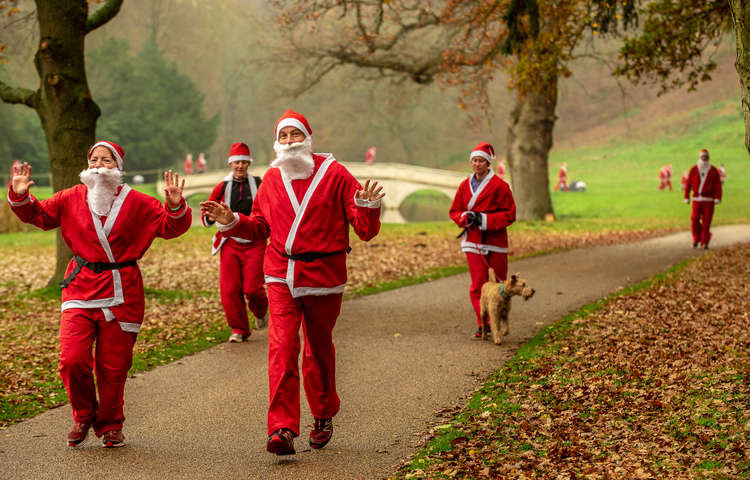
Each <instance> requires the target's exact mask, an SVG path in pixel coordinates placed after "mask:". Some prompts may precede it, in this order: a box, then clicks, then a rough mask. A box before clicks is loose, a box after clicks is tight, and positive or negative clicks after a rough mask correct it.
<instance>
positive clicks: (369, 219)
mask: <svg viewBox="0 0 750 480" xmlns="http://www.w3.org/2000/svg"><path fill="white" fill-rule="evenodd" d="M344 177H345V181H346V186H345V187H344V188H343V189H342V195H343V196H344V198H342V199H341V201H342V202H343V204H344V209H345V211H346V218H347V221H348V222H349V224H350V225H351V226H352V228H353V229H354V233H356V234H357V236H358V237H359V238H360V239H362V240H363V241H365V242H367V241H370V240H372V239H373V238H375V236H376V235H377V234H378V233H379V232H380V205H381V202H380V201H377V202H368V201H364V202H363V201H356V200H355V199H354V195H355V193H356V192H357V191H359V190H362V185H361V184H360V183H359V182H358V181H357V179H355V178H354V177H353V176H352V174H351V173H349V172H348V171H346V170H345V171H344Z"/></svg>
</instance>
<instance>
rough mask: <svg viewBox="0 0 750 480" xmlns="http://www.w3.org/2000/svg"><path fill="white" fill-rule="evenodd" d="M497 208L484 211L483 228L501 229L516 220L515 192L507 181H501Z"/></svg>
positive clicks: (497, 194)
mask: <svg viewBox="0 0 750 480" xmlns="http://www.w3.org/2000/svg"><path fill="white" fill-rule="evenodd" d="M495 203H496V205H495V209H493V211H492V212H488V213H483V214H482V216H483V217H484V218H482V226H483V228H482V229H483V230H500V229H503V228H505V227H507V226H509V225H510V224H511V223H513V222H515V221H516V202H515V200H514V199H513V193H512V192H511V191H510V187H508V184H507V183H505V182H502V181H501V183H500V186H499V187H498V188H497V191H496V193H495Z"/></svg>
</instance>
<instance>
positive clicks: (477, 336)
mask: <svg viewBox="0 0 750 480" xmlns="http://www.w3.org/2000/svg"><path fill="white" fill-rule="evenodd" d="M471 338H473V339H474V340H481V339H482V329H481V328H477V331H476V332H474V336H473V337H471Z"/></svg>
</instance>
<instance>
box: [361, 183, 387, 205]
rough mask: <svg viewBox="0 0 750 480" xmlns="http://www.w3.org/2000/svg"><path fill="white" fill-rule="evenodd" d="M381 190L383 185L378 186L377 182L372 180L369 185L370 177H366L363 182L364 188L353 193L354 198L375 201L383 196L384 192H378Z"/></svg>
mask: <svg viewBox="0 0 750 480" xmlns="http://www.w3.org/2000/svg"><path fill="white" fill-rule="evenodd" d="M376 187H377V188H376ZM382 190H383V187H378V182H375V181H373V182H372V185H370V179H369V178H368V179H367V181H366V182H365V188H364V190H358V191H357V193H355V194H354V198H356V199H358V200H368V201H370V202H375V201H377V200H380V199H381V198H383V197H385V192H383V193H380V192H381V191H382Z"/></svg>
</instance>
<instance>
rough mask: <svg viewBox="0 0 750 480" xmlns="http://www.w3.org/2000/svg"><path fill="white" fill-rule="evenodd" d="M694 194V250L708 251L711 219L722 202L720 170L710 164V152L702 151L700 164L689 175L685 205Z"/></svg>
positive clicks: (691, 220) (692, 225)
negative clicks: (715, 208) (699, 246)
mask: <svg viewBox="0 0 750 480" xmlns="http://www.w3.org/2000/svg"><path fill="white" fill-rule="evenodd" d="M691 190H692V192H693V210H692V213H691V214H690V231H691V232H692V233H693V248H695V247H697V246H698V245H701V246H702V247H703V248H705V249H708V242H710V241H711V219H712V218H713V216H714V205H716V204H717V203H719V202H721V175H719V169H717V168H716V167H714V166H713V165H711V164H710V161H709V155H708V150H706V149H705V148H704V149H703V150H701V153H700V155H699V156H698V164H697V165H693V166H692V168H690V172H689V173H688V179H687V185H686V186H685V203H688V204H689V203H690V191H691Z"/></svg>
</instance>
